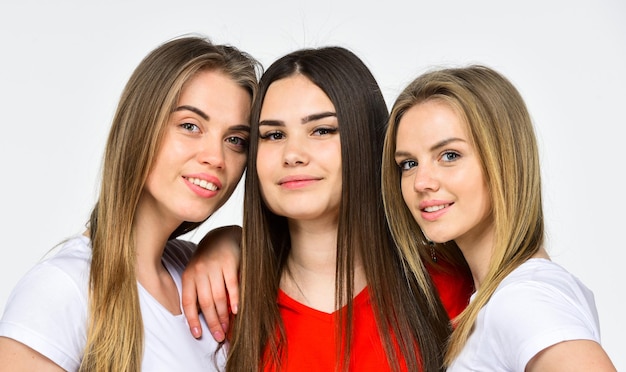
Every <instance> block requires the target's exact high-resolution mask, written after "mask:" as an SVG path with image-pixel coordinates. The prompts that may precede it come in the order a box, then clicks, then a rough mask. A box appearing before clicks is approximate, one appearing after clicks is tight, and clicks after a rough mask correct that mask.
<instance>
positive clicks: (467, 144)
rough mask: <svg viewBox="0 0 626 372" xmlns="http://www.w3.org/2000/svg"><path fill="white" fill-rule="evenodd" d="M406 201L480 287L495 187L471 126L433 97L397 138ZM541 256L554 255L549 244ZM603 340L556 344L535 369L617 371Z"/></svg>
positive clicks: (405, 120)
mask: <svg viewBox="0 0 626 372" xmlns="http://www.w3.org/2000/svg"><path fill="white" fill-rule="evenodd" d="M395 157H396V163H397V164H398V166H399V167H400V168H401V170H402V180H401V188H402V195H403V197H404V201H405V202H406V204H407V206H408V207H409V209H410V210H411V213H412V215H413V217H414V218H415V220H416V221H417V222H418V224H419V226H420V227H421V228H422V230H423V232H424V234H425V235H426V236H428V237H429V238H430V239H432V240H433V241H435V242H446V241H450V240H454V241H455V242H456V243H457V245H458V246H459V248H460V249H461V251H462V252H463V255H464V256H465V258H466V260H467V262H468V264H469V266H470V269H471V271H472V275H473V277H474V283H475V285H476V287H477V288H478V287H479V286H480V283H481V281H482V280H483V279H484V277H485V275H486V272H487V269H488V265H489V259H490V257H491V249H492V246H493V240H494V225H493V216H492V214H491V204H490V196H489V190H488V188H487V183H486V180H485V176H484V174H483V172H482V168H481V166H480V159H479V158H478V153H477V150H476V149H475V147H474V145H473V143H472V141H471V139H470V137H469V135H468V132H467V125H466V123H465V122H463V121H462V120H461V119H460V117H459V116H458V115H457V113H456V112H455V111H454V110H453V109H452V108H451V107H450V106H449V105H447V104H445V103H443V102H441V101H437V100H430V101H426V102H423V103H420V104H417V105H415V106H413V107H412V108H410V109H409V110H407V112H406V113H405V115H404V116H403V117H402V119H401V120H400V123H399V126H398V133H397V138H396V156H395ZM535 257H542V258H546V259H549V257H548V255H547V253H546V252H545V250H544V249H541V250H540V251H539V252H538V253H537V254H536V255H535ZM615 370H616V369H615V367H614V366H613V364H612V362H611V360H610V359H609V357H608V355H607V354H606V352H605V351H604V349H603V348H602V346H601V345H600V344H598V343H597V342H595V341H590V340H571V341H565V342H561V343H558V344H555V345H553V346H550V347H548V348H546V349H544V350H543V351H541V352H540V353H538V354H537V355H535V356H534V357H533V359H531V360H530V361H529V363H528V364H527V366H526V371H527V372H534V371H564V372H565V371H568V372H571V371H581V372H582V371H615Z"/></svg>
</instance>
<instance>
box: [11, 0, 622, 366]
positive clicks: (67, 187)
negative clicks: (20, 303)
mask: <svg viewBox="0 0 626 372" xmlns="http://www.w3.org/2000/svg"><path fill="white" fill-rule="evenodd" d="M375 3H376V4H368V2H366V1H360V0H352V1H339V0H315V1H313V0H310V1H307V2H304V1H293V0H284V1H271V2H268V1H265V2H264V1H250V2H246V1H242V0H240V1H237V0H232V1H226V0H224V1H221V2H216V1H213V2H210V1H171V2H167V1H155V0H126V1H120V0H109V1H106V2H104V1H103V2H100V3H99V4H98V3H96V2H87V1H79V0H59V1H54V2H48V1H44V0H39V1H33V0H21V1H3V2H2V3H1V4H0V48H1V49H0V50H1V52H0V108H1V113H0V115H1V116H0V122H1V129H0V171H1V174H2V186H1V191H2V192H1V193H0V216H1V218H2V219H1V221H2V224H1V225H0V236H2V238H3V239H4V243H2V245H1V246H0V309H3V308H4V305H5V303H6V300H7V297H8V296H9V293H10V290H11V288H12V287H13V286H14V285H15V283H16V281H17V280H18V279H19V278H20V277H21V276H22V275H23V274H24V273H25V272H26V270H28V269H29V268H30V267H31V266H33V265H34V264H35V263H36V262H37V260H39V259H40V258H41V257H42V256H43V255H44V254H45V253H46V252H47V251H48V250H49V249H51V248H52V247H53V246H54V245H55V244H56V243H57V242H59V241H60V240H61V239H63V238H65V237H67V236H69V235H71V234H74V233H77V232H80V231H82V229H83V227H84V223H85V221H86V220H87V218H88V215H89V212H90V209H91V207H92V204H93V202H94V200H95V196H96V193H97V184H98V182H97V181H98V177H99V171H100V159H101V154H102V151H103V146H104V142H105V138H106V136H107V133H108V128H109V125H110V120H111V118H112V116H113V112H114V110H115V106H116V103H117V100H118V98H119V95H120V93H121V90H122V88H123V85H124V84H125V82H126V80H127V79H128V77H129V75H130V74H131V72H132V70H133V69H134V68H135V66H136V65H137V64H138V63H139V61H140V60H141V58H143V56H144V55H146V54H147V53H148V52H149V51H150V50H152V49H153V48H155V47H156V46H157V45H158V44H160V43H162V42H164V41H166V40H168V39H170V38H172V37H175V36H178V35H181V34H185V33H202V34H205V35H208V36H210V37H211V38H212V39H213V41H215V42H218V43H230V44H233V45H235V46H238V47H240V48H241V49H243V50H245V51H248V52H249V53H251V54H252V55H254V56H255V57H256V58H258V59H259V60H260V61H261V62H262V63H263V64H264V66H266V67H267V66H268V65H269V64H270V63H271V62H272V61H274V60H275V59H276V58H278V57H280V56H282V55H283V54H285V53H287V52H290V51H292V50H294V49H298V48H302V47H316V46H324V45H331V44H332V45H340V46H344V47H347V48H349V49H351V50H352V51H354V52H355V53H356V54H357V55H359V56H360V57H361V58H362V59H363V60H364V61H365V62H366V64H367V65H368V66H369V67H370V68H371V69H372V71H373V73H374V75H375V76H376V78H377V79H378V81H379V83H380V85H381V87H382V89H383V92H384V95H385V98H386V100H387V103H388V105H389V106H391V104H392V103H393V100H394V99H395V98H396V96H397V94H398V93H399V91H400V90H401V89H402V88H403V87H404V86H405V85H406V84H407V83H408V82H409V81H410V80H412V79H413V78H414V77H415V76H417V75H418V74H419V73H421V72H423V71H424V70H425V69H427V68H428V67H430V66H434V65H459V64H467V63H483V64H487V65H489V66H492V67H494V68H496V69H497V70H499V71H501V72H502V73H504V74H505V75H507V76H508V77H509V78H510V79H511V80H512V81H513V83H514V84H515V85H516V86H517V87H518V88H519V90H520V91H521V93H522V95H523V96H524V97H525V99H526V102H527V104H528V107H529V109H530V111H531V114H532V116H533V119H534V121H535V125H536V128H537V134H538V137H539V142H540V148H541V155H542V166H543V181H544V182H543V186H544V189H543V191H544V204H545V205H544V206H545V216H546V224H547V228H548V247H547V248H548V250H549V251H550V253H551V255H552V257H553V259H554V261H556V262H558V263H560V264H562V265H563V266H565V267H566V268H567V269H569V270H570V271H572V272H573V273H575V274H576V275H577V276H578V277H579V278H581V279H582V280H583V281H584V282H585V283H586V284H587V285H588V286H589V287H590V288H591V289H592V290H593V291H594V292H595V295H596V301H597V306H598V310H599V314H600V322H601V327H602V336H603V345H604V347H605V348H606V350H607V351H608V353H609V355H610V356H611V358H612V359H613V362H614V363H615V365H616V366H617V367H618V369H625V368H626V352H625V348H624V344H625V341H624V340H623V337H624V335H625V334H626V325H625V322H624V316H623V314H625V313H626V301H625V299H626V289H625V286H626V280H625V279H624V277H623V276H622V275H620V274H619V272H620V271H621V270H624V261H623V258H622V256H623V253H622V252H623V250H624V248H625V246H626V244H625V243H624V240H623V234H622V232H623V231H624V230H625V229H626V226H625V222H626V219H625V218H624V210H625V209H626V202H625V198H624V192H625V190H626V181H625V180H624V178H625V177H624V173H625V167H624V162H622V154H623V149H624V138H625V137H624V133H625V130H624V126H625V125H626V120H625V116H626V115H625V111H624V109H625V106H626V93H625V91H626V3H624V2H623V1H622V0H595V1H578V0H558V1H545V0H526V1H519V2H512V1H497V0H492V1H486V0H482V1H466V0H457V1H453V0H448V1H428V2H423V1H408V0H407V1H397V0H387V1H380V2H375ZM235 195H236V200H234V201H233V202H232V203H230V204H228V208H226V209H227V210H222V212H221V213H219V214H218V215H216V216H214V217H213V218H212V219H211V220H210V222H209V223H210V224H212V225H211V226H215V225H221V224H226V223H233V222H234V223H237V222H239V221H240V219H241V195H242V190H241V188H239V189H238V191H237V193H236V194H235ZM206 228H209V226H207V227H205V229H206ZM198 235H201V234H200V233H199V234H196V236H195V237H192V238H194V239H197V238H198Z"/></svg>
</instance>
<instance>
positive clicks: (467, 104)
mask: <svg viewBox="0 0 626 372" xmlns="http://www.w3.org/2000/svg"><path fill="white" fill-rule="evenodd" d="M428 100H438V101H440V102H444V103H446V104H448V105H450V107H451V108H453V109H454V110H455V111H456V112H457V114H458V115H459V116H460V117H461V119H462V120H463V121H464V122H465V123H467V128H468V132H469V133H470V137H471V140H472V141H473V144H474V146H475V148H476V150H477V152H478V154H479V157H480V161H481V163H482V167H483V174H484V175H485V178H486V182H487V185H488V187H489V190H490V193H491V204H492V214H493V217H492V218H493V223H494V226H495V239H494V248H493V253H492V257H491V261H490V263H489V270H488V273H487V276H486V277H485V279H484V281H482V282H481V287H480V289H479V290H478V291H477V293H476V296H475V298H474V300H473V301H472V302H471V303H470V304H469V306H468V307H467V308H466V309H465V311H463V312H462V313H461V314H460V315H459V316H458V317H457V318H456V319H455V320H454V322H455V330H454V332H453V333H452V336H451V338H450V341H449V343H448V349H447V353H446V356H445V361H444V362H445V364H446V365H449V364H450V363H451V362H452V360H454V358H455V357H456V356H457V355H458V354H459V352H460V351H461V349H462V348H463V346H464V345H465V342H466V341H467V338H468V337H469V335H470V334H471V332H472V328H473V325H474V322H475V321H476V317H477V316H478V312H479V311H480V309H481V308H482V307H483V306H484V305H485V304H486V303H487V302H488V301H489V299H490V298H491V296H492V294H493V293H494V291H495V289H496V288H497V286H498V285H499V284H500V282H501V281H502V279H504V277H506V276H507V275H508V274H509V273H510V272H511V271H513V270H514V269H515V268H517V267H518V266H519V265H521V264H522V263H523V262H525V261H526V260H528V259H529V258H530V257H531V256H532V255H533V254H535V253H536V252H537V250H538V249H539V248H540V247H541V245H542V244H543V239H544V225H543V211H542V202H541V174H540V169H539V153H538V149H537V143H536V138H535V134H534V129H533V125H532V121H531V118H530V115H529V113H528V110H527V108H526V105H525V103H524V101H523V99H522V97H521V95H520V94H519V92H518V91H517V89H516V88H515V87H514V86H513V85H512V84H511V82H510V81H509V80H507V79H506V78H505V77H504V76H502V75H501V74H499V73H497V72H496V71H494V70H492V69H490V68H488V67H485V66H468V67H465V68H450V69H441V70H436V71H431V72H429V73H426V74H424V75H422V76H420V77H418V78H417V79H416V80H414V81H413V82H412V83H411V84H409V86H407V87H406V89H404V91H403V92H402V93H401V94H400V96H399V97H398V99H397V100H396V102H395V104H394V106H393V108H392V110H391V115H390V119H389V126H388V128H387V135H386V139H385V148H384V152H383V199H384V202H385V210H386V213H387V217H388V219H389V223H390V225H391V231H392V234H393V236H394V238H395V239H396V243H397V244H398V246H399V248H400V249H401V251H402V252H403V254H404V255H405V256H406V257H407V260H408V261H409V262H410V263H411V267H412V268H414V267H417V268H419V267H420V265H421V263H420V261H421V257H426V256H427V255H428V251H429V249H430V248H429V247H428V245H427V241H426V238H425V237H424V235H423V233H422V232H421V230H420V228H419V226H418V225H417V223H416V222H415V220H414V219H413V217H412V215H411V213H410V211H409V209H408V207H407V206H406V204H405V203H404V200H403V198H402V193H401V190H400V170H399V168H398V166H397V165H396V163H395V150H396V148H395V144H396V137H397V129H398V124H399V123H400V120H401V119H402V116H403V115H404V113H405V112H406V111H407V110H409V109H410V108H411V107H413V106H415V105H417V104H419V103H422V102H425V101H428ZM436 249H437V251H438V254H439V252H440V253H444V254H445V253H446V252H449V251H450V250H458V247H457V246H456V244H455V243H454V242H448V243H445V244H437V245H436Z"/></svg>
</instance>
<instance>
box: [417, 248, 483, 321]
mask: <svg viewBox="0 0 626 372" xmlns="http://www.w3.org/2000/svg"><path fill="white" fill-rule="evenodd" d="M439 261H440V262H439V265H441V266H443V268H444V269H439V270H438V269H435V268H434V267H433V266H432V265H431V264H430V263H426V269H427V270H428V273H429V274H430V277H431V279H432V281H433V284H434V286H435V288H436V289H437V292H438V294H439V298H440V299H441V303H442V304H443V307H444V308H445V309H446V312H447V313H448V317H449V318H450V319H454V318H455V317H456V316H457V315H459V314H460V313H461V312H462V311H463V310H465V308H466V307H467V305H468V304H469V300H470V296H471V295H472V292H474V281H473V280H472V277H471V275H470V273H469V272H462V271H455V270H454V269H452V266H451V265H450V264H448V263H446V262H443V261H442V260H441V259H440V260H439Z"/></svg>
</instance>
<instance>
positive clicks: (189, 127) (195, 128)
mask: <svg viewBox="0 0 626 372" xmlns="http://www.w3.org/2000/svg"><path fill="white" fill-rule="evenodd" d="M180 127H181V128H183V129H184V130H187V131H189V132H199V131H200V127H198V126H197V125H196V124H193V123H182V124H180Z"/></svg>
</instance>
